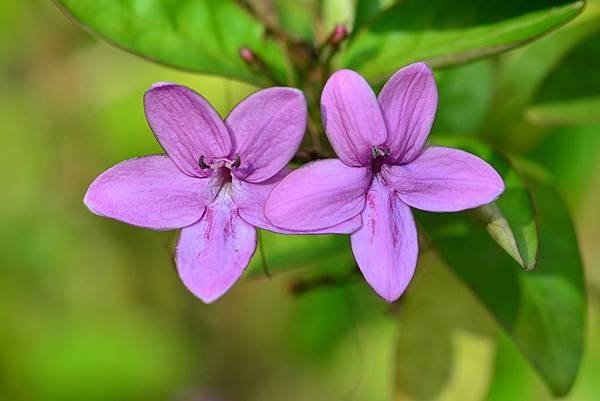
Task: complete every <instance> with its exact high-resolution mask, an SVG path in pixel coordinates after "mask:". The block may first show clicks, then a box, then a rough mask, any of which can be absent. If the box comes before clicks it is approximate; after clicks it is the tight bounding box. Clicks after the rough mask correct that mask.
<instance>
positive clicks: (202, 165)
mask: <svg viewBox="0 0 600 401" xmlns="http://www.w3.org/2000/svg"><path fill="white" fill-rule="evenodd" d="M198 166H200V168H201V169H205V168H210V166H209V165H207V164H206V163H204V156H200V158H199V159H198Z"/></svg>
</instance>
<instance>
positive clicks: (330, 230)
mask: <svg viewBox="0 0 600 401" xmlns="http://www.w3.org/2000/svg"><path fill="white" fill-rule="evenodd" d="M291 172H292V169H290V168H287V167H286V168H284V169H282V170H281V171H280V172H279V173H277V174H275V175H274V176H273V177H272V178H270V179H268V180H266V181H263V182H260V183H251V182H245V181H242V180H239V179H237V178H235V177H234V178H233V201H234V202H235V204H236V206H237V207H238V208H239V214H240V216H241V217H242V218H243V219H244V220H245V221H246V222H248V223H249V224H252V225H253V226H255V227H260V228H262V229H264V230H269V231H273V232H276V233H281V234H350V233H353V232H354V231H356V230H357V229H358V228H359V227H360V216H359V215H356V216H354V217H353V218H351V219H350V220H346V221H344V222H342V223H340V224H337V225H334V226H332V227H327V228H324V229H321V230H312V231H311V230H302V231H297V230H296V231H294V230H285V229H283V228H280V227H277V226H274V225H273V224H271V222H270V221H269V220H267V218H266V217H265V203H266V201H267V197H268V196H269V194H270V193H271V191H272V190H273V188H275V186H276V185H277V184H278V183H279V182H280V181H281V180H282V179H283V177H285V176H287V175H288V174H289V173H291Z"/></svg>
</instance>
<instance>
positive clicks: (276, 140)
mask: <svg viewBox="0 0 600 401" xmlns="http://www.w3.org/2000/svg"><path fill="white" fill-rule="evenodd" d="M306 118H307V110H306V100H305V99H304V95H303V94H302V92H300V91H299V90H298V89H294V88H269V89H263V90H261V91H258V92H256V93H253V94H252V95H250V96H248V97H247V98H246V99H244V100H243V101H242V102H241V103H240V104H238V105H237V106H236V107H235V108H234V109H233V110H232V111H231V113H230V114H229V116H228V117H227V119H226V122H227V124H228V125H229V128H230V129H231V133H232V135H233V138H234V142H235V153H237V154H238V155H239V157H240V165H239V167H236V168H234V170H233V173H234V174H235V176H236V177H238V178H240V179H243V180H245V181H249V182H262V181H265V180H267V179H269V178H271V177H272V176H274V175H275V174H277V172H278V171H279V170H281V169H282V168H283V167H285V165H286V164H287V163H288V162H289V161H290V159H291V158H292V156H294V153H296V151H297V150H298V146H299V145H300V141H302V137H303V136H304V131H305V130H306Z"/></svg>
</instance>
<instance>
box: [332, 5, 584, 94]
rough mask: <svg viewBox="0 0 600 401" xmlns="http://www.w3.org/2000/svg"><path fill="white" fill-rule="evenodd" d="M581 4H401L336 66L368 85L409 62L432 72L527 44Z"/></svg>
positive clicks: (358, 40) (384, 15) (356, 42)
mask: <svg viewBox="0 0 600 401" xmlns="http://www.w3.org/2000/svg"><path fill="white" fill-rule="evenodd" d="M583 5H584V2H583V1H573V0H536V1H527V2H524V1H516V0H512V1H502V2H494V3H493V4H490V2H489V1H487V0H462V1H458V2H456V1H455V2H448V1H443V0H433V1H429V2H426V3H424V2H422V1H418V0H406V1H402V2H399V3H398V4H396V5H394V6H393V7H391V8H389V9H388V10H386V11H384V12H383V13H381V14H380V15H379V16H378V17H377V18H375V19H374V20H373V21H372V22H371V23H369V24H368V25H367V26H366V27H365V29H364V30H363V32H360V33H358V34H357V35H356V37H355V38H354V40H353V41H352V42H351V43H350V44H349V46H348V49H347V52H346V53H345V54H344V55H343V56H342V60H341V64H342V65H343V66H345V67H348V68H352V69H355V70H357V71H359V72H361V73H362V74H363V75H365V77H367V79H369V80H371V81H372V82H380V81H383V80H385V79H387V78H388V77H389V75H391V73H393V72H394V71H395V70H396V69H398V68H399V67H402V66H404V65H406V64H409V63H411V62H415V61H427V62H428V63H430V64H431V65H432V66H434V67H440V66H447V65H454V64H460V63H464V62H466V61H469V60H472V59H476V58H481V57H485V56H489V55H492V54H496V53H500V52H503V51H506V50H508V49H512V48H514V47H516V46H519V45H522V44H524V43H527V42H528V41H531V40H533V39H535V38H536V37H538V36H539V35H541V34H543V33H545V32H547V31H549V30H551V29H553V28H555V27H557V26H559V25H561V24H563V23H565V22H566V21H568V20H570V19H571V18H573V17H575V16H576V15H577V14H578V13H579V12H580V11H581V10H582V8H583Z"/></svg>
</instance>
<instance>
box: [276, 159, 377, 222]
mask: <svg viewBox="0 0 600 401" xmlns="http://www.w3.org/2000/svg"><path fill="white" fill-rule="evenodd" d="M371 177H372V176H371V171H370V170H369V169H368V168H365V167H349V166H347V165H345V164H344V163H343V162H342V161H340V160H338V159H326V160H318V161H315V162H312V163H309V164H306V165H305V166H303V167H301V168H299V169H298V170H294V171H293V172H292V173H291V174H289V175H288V176H286V177H285V178H284V179H282V180H281V182H280V183H279V185H277V186H276V187H275V189H274V190H273V191H272V192H271V194H270V195H269V197H268V199H267V203H266V205H265V215H266V217H267V219H268V220H269V221H270V222H271V223H272V224H273V225H275V226H277V227H280V228H283V229H286V230H292V231H314V230H322V229H325V228H328V227H332V226H335V225H338V224H340V223H343V222H345V221H346V220H349V219H351V218H353V217H355V216H356V215H357V214H359V213H360V212H361V211H362V209H363V207H364V205H365V193H366V191H367V189H368V188H369V185H370V183H371Z"/></svg>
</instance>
